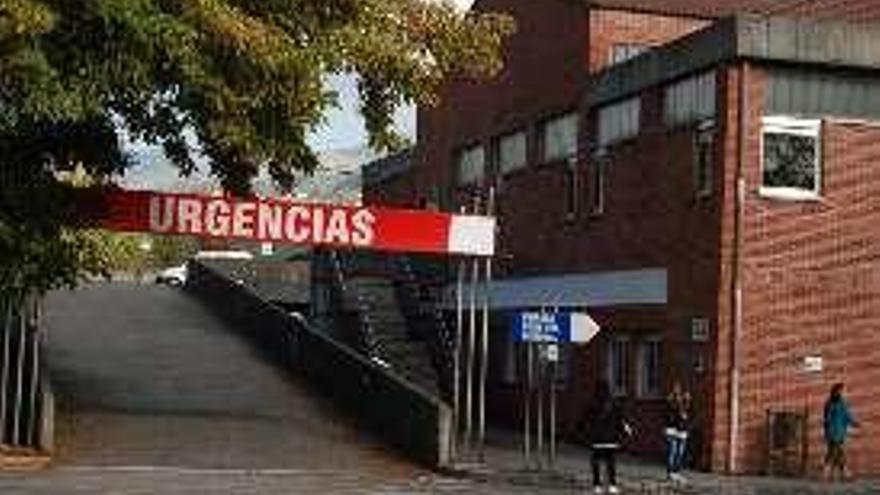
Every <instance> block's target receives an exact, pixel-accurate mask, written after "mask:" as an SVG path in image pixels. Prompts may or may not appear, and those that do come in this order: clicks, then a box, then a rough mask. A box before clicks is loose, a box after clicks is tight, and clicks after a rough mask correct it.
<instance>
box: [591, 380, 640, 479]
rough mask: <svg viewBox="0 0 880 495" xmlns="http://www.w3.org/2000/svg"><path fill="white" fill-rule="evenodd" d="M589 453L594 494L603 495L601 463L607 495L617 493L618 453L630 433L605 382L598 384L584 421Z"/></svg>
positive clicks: (630, 430)
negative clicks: (604, 473) (605, 479)
mask: <svg viewBox="0 0 880 495" xmlns="http://www.w3.org/2000/svg"><path fill="white" fill-rule="evenodd" d="M584 420H585V423H586V426H587V428H588V431H587V438H588V439H589V445H590V449H591V451H592V456H591V459H590V461H591V465H592V468H593V493H603V488H602V476H601V464H603V463H604V464H605V472H606V478H607V481H608V493H612V494H613V493H620V489H619V488H618V487H617V459H616V458H617V451H618V450H619V449H620V447H621V443H622V440H623V439H624V438H625V437H626V436H629V435H631V434H632V429H631V428H630V426H629V424H628V423H627V422H626V420H625V419H624V416H623V414H622V413H621V411H620V408H619V407H618V405H617V404H616V402H615V401H614V397H612V396H611V390H610V388H609V386H608V383H607V382H605V381H600V382H599V385H598V387H597V389H596V395H595V397H594V399H593V401H592V403H591V404H590V407H589V409H588V410H587V414H586V416H585V418H584Z"/></svg>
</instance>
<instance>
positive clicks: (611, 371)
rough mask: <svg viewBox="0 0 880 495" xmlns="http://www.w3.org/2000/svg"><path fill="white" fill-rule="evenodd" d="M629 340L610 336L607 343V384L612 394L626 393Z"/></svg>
mask: <svg viewBox="0 0 880 495" xmlns="http://www.w3.org/2000/svg"><path fill="white" fill-rule="evenodd" d="M628 361H629V340H628V339H626V338H625V337H612V338H611V341H610V342H609V343H608V385H609V386H610V387H611V392H612V393H613V394H614V395H626V394H627V389H628V388H629V387H628V383H629V366H628Z"/></svg>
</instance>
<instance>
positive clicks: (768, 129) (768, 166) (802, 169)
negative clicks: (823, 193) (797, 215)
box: [762, 117, 820, 196]
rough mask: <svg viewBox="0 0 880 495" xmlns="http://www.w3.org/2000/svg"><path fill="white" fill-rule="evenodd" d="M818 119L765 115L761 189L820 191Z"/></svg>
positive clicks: (798, 192) (791, 192) (790, 192)
mask: <svg viewBox="0 0 880 495" xmlns="http://www.w3.org/2000/svg"><path fill="white" fill-rule="evenodd" d="M819 130H820V122H819V121H815V120H801V119H792V118H788V117H765V118H764V127H763V129H762V140H763V145H762V154H763V163H762V167H763V168H762V176H763V183H762V192H764V193H771V194H772V193H783V194H786V195H794V196H796V195H802V196H810V195H817V194H818V193H819V164H820V160H819V136H820V133H819Z"/></svg>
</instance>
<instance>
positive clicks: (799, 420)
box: [765, 409, 809, 476]
mask: <svg viewBox="0 0 880 495" xmlns="http://www.w3.org/2000/svg"><path fill="white" fill-rule="evenodd" d="M808 433H809V432H808V422H807V410H806V409H803V410H772V409H767V451H766V460H767V463H766V466H765V471H766V473H767V475H770V476H772V475H786V476H803V475H804V474H806V471H807V445H808V443H807V435H808Z"/></svg>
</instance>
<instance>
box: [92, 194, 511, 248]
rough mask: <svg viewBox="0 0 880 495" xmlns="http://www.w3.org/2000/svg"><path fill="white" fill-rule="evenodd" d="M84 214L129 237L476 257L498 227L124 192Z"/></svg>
mask: <svg viewBox="0 0 880 495" xmlns="http://www.w3.org/2000/svg"><path fill="white" fill-rule="evenodd" d="M80 206H81V208H79V210H80V214H81V215H83V216H84V217H86V219H87V222H89V223H91V224H92V225H95V226H97V227H101V228H105V229H108V230H117V231H124V232H151V233H156V234H182V235H194V236H200V237H219V238H237V239H250V240H255V241H267V242H276V243H293V244H310V245H325V246H335V247H347V248H360V249H375V250H383V251H407V252H422V253H439V254H464V255H475V256H492V255H493V254H494V249H495V219H494V218H492V217H486V216H474V215H451V214H447V213H437V212H427V211H418V210H403V209H392V208H377V207H372V206H349V205H334V204H324V203H309V202H297V201H287V200H280V199H259V198H232V197H228V196H203V195H194V194H168V193H159V192H152V191H124V190H118V189H113V190H102V191H100V192H96V191H89V192H88V193H87V194H85V195H84V197H83V199H82V201H80Z"/></svg>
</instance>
